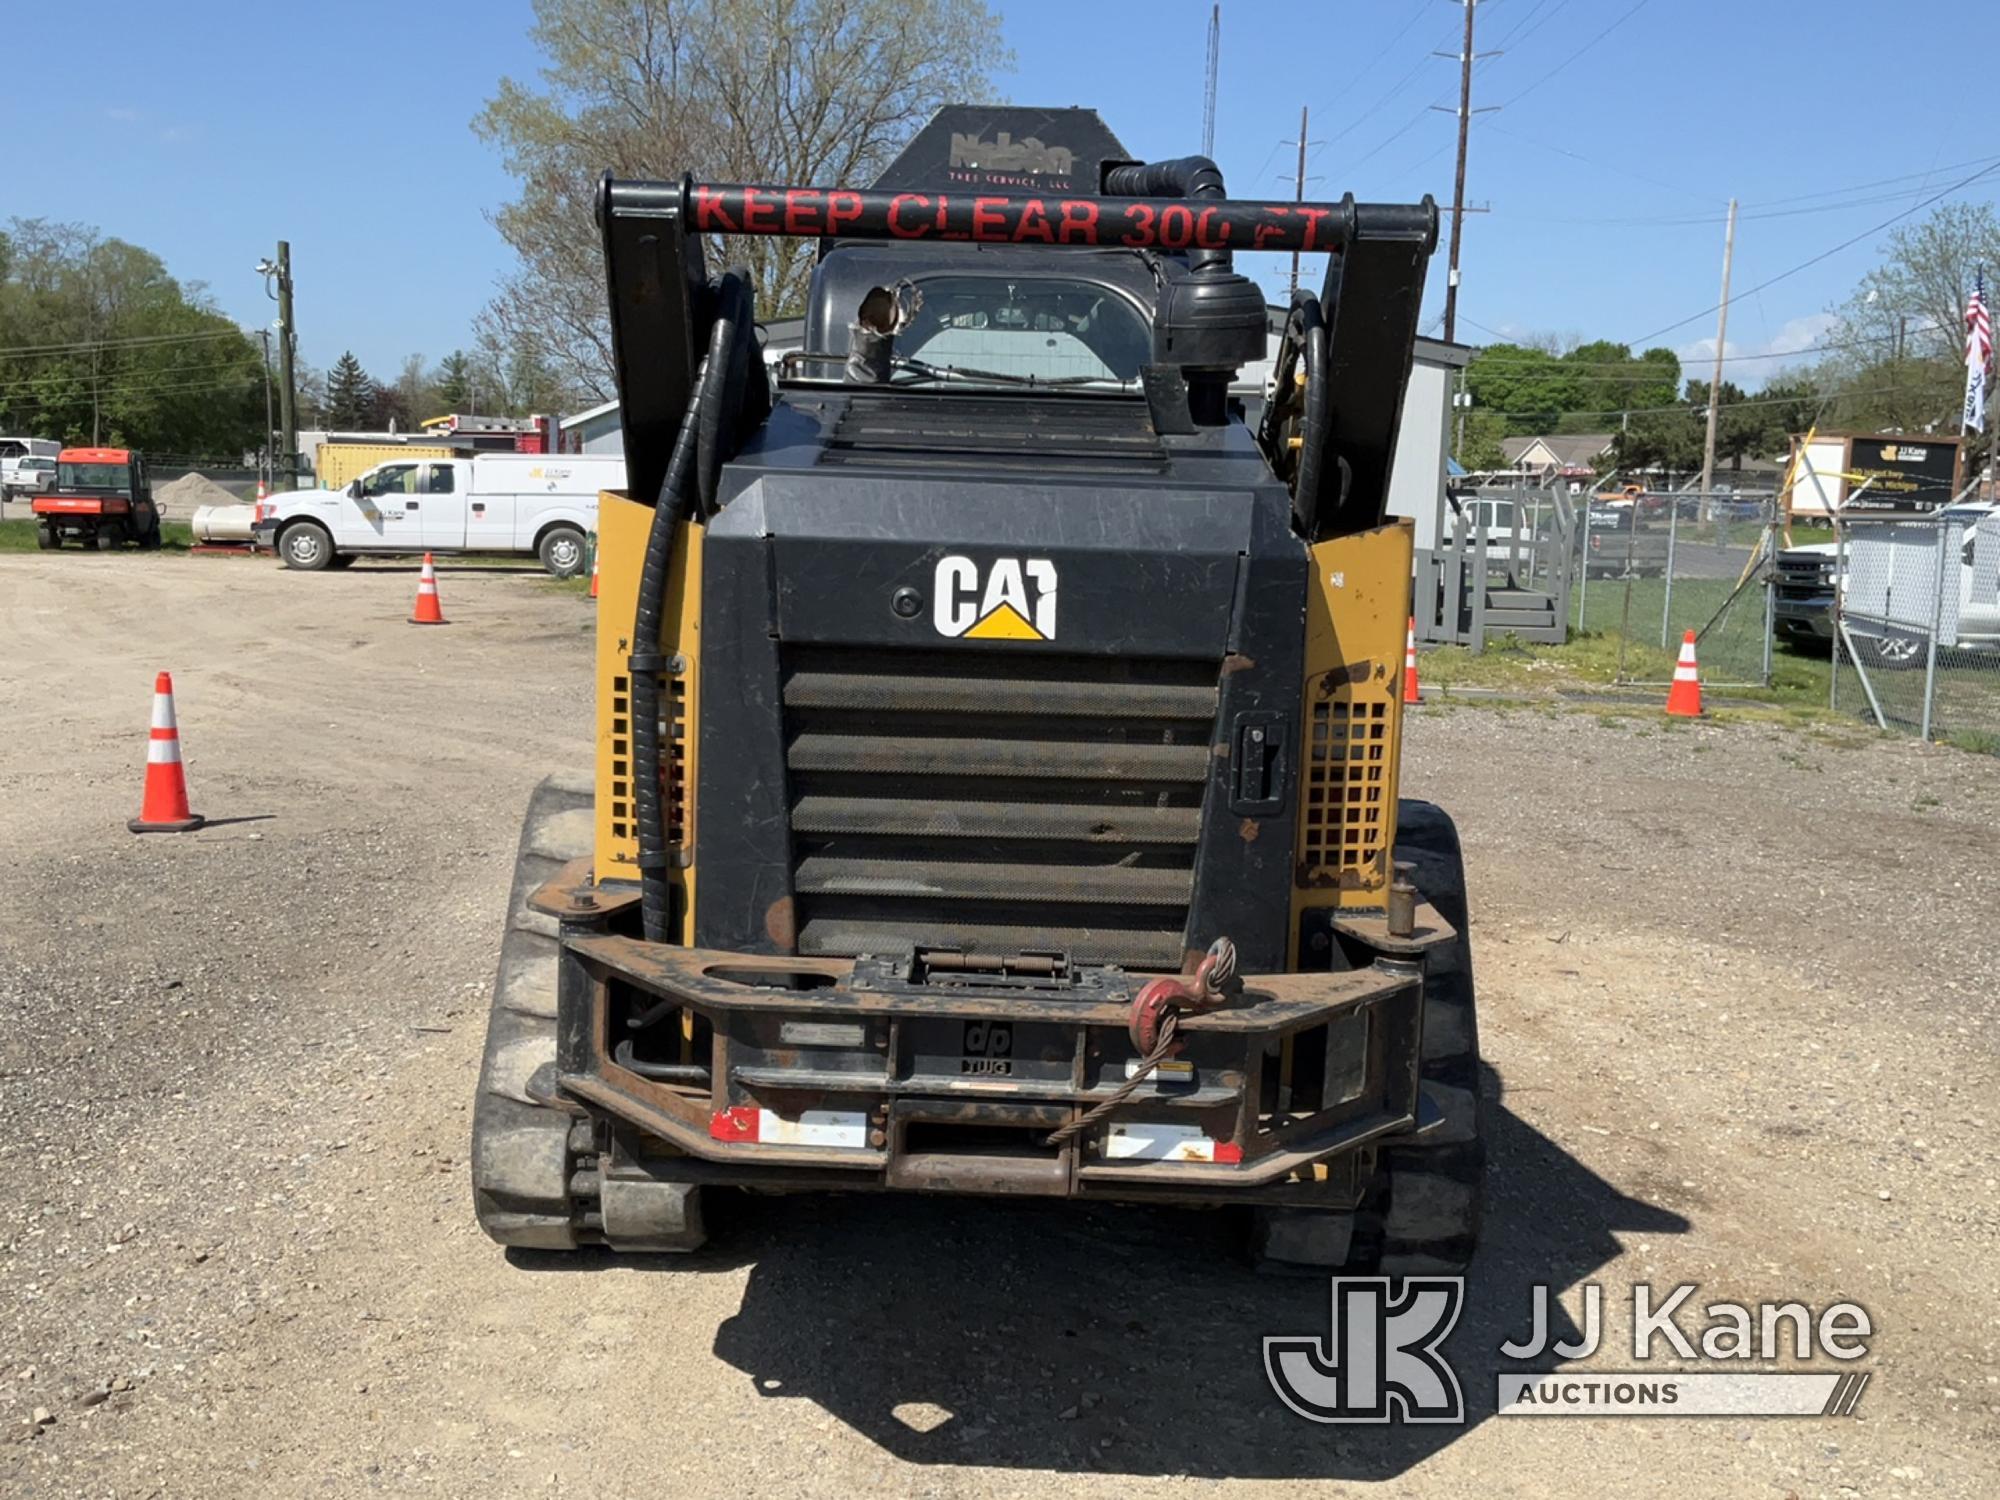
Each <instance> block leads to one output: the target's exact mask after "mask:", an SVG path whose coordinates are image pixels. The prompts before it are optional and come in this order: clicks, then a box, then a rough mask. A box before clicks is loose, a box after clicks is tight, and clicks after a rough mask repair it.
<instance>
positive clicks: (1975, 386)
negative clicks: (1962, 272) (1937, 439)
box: [1964, 269, 1993, 432]
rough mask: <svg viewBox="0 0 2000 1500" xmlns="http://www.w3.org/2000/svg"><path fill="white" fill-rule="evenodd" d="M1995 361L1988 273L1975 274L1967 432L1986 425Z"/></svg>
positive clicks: (1968, 311) (1969, 313)
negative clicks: (1989, 373)
mask: <svg viewBox="0 0 2000 1500" xmlns="http://www.w3.org/2000/svg"><path fill="white" fill-rule="evenodd" d="M1992 364H1993V318H1992V315H1991V314H1990V313H1988V312H1987V311H1986V272H1985V271H1984V270H1983V269H1982V270H1980V271H1978V272H1976V273H1974V276H1973V282H1972V300H1971V301H1970V302H1968V303H1966V305H1965V412H1964V425H1965V430H1966V431H1967V432H1977V431H1979V430H1980V429H1981V428H1982V427H1984V426H1985V425H1986V372H1987V370H1988V369H1989V368H1991V366H1992Z"/></svg>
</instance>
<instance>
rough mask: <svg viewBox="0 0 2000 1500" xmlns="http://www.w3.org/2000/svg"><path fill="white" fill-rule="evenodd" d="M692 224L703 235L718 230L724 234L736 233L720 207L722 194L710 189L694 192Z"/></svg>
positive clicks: (699, 189) (699, 188) (697, 189)
mask: <svg viewBox="0 0 2000 1500" xmlns="http://www.w3.org/2000/svg"><path fill="white" fill-rule="evenodd" d="M694 222H695V227H696V228H697V229H700V230H701V231H702V232H703V233H708V232H709V231H711V230H720V231H722V232H723V233H725V234H734V233H735V232H736V225H735V224H734V223H733V222H731V220H730V217H729V214H728V213H727V211H726V210H725V209H724V208H723V206H722V194H721V193H719V192H717V191H716V190H715V189H714V188H711V187H698V188H696V189H695V190H694Z"/></svg>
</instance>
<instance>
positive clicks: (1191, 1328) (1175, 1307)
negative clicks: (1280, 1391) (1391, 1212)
mask: <svg viewBox="0 0 2000 1500" xmlns="http://www.w3.org/2000/svg"><path fill="white" fill-rule="evenodd" d="M1485 1086H1486V1098H1487V1099H1488V1101H1489V1115H1488V1132H1489V1151H1490V1155H1489V1173H1490V1177H1489V1183H1488V1207H1487V1227H1486V1234H1485V1238H1484V1242H1483V1246H1482V1249H1481V1251H1480V1254H1479V1258H1478V1260H1477V1261H1476V1262H1475V1264H1474V1266H1473V1269H1472V1272H1471V1275H1470V1277H1469V1285H1468V1288H1467V1298H1466V1307H1465V1311H1464V1313H1463V1314H1462V1316H1461V1317H1460V1319H1459V1322H1458V1325H1457V1327H1456V1328H1455V1329H1454V1331H1453V1333H1452V1335H1451V1337H1450V1339H1449V1340H1448V1341H1447V1342H1446V1344H1445V1345H1444V1349H1445V1352H1446V1354H1447V1356H1448V1357H1450V1358H1451V1359H1452V1361H1453V1363H1454V1366H1455V1368H1456V1369H1457V1371H1458V1374H1459V1379H1460V1383H1461V1385H1462V1387H1463V1389H1464V1393H1465V1398H1466V1425H1465V1426H1463V1427H1452V1426H1429V1425H1424V1426H1412V1425H1394V1426H1386V1427H1382V1426H1348V1427H1328V1426H1319V1425H1316V1424H1313V1423H1310V1422H1307V1421H1305V1420H1303V1419H1301V1418H1299V1417H1297V1416H1295V1415H1293V1414H1292V1413H1291V1412H1290V1411H1288V1410H1287V1409H1286V1408H1285V1407H1283V1406H1282V1405H1281V1404H1280V1403H1279V1401H1278V1398H1277V1397H1276V1395H1275V1394H1274V1393H1273V1392H1272V1390H1271V1388H1270V1386H1269V1384H1268V1382H1267V1381H1266V1378H1265V1376H1264V1372H1263V1356H1262V1339H1263V1336H1264V1335H1266V1334H1278V1333H1296V1334H1317V1335H1319V1336H1320V1337H1324V1336H1325V1334H1326V1331H1327V1318H1328V1290H1327V1282H1326V1280H1325V1279H1324V1278H1323V1277H1317V1276H1312V1277H1285V1276H1260V1275H1257V1274H1255V1273H1254V1272H1252V1271H1250V1270H1249V1269H1248V1267H1247V1266H1246V1264H1245V1263H1244V1261H1243V1260H1242V1259H1241V1258H1240V1254H1239V1251H1238V1244H1239V1240H1238V1235H1237V1229H1238V1224H1237V1222H1236V1221H1235V1220H1233V1219H1232V1217H1231V1216H1230V1215H1228V1214H1222V1213H1203V1212H1198V1211H1192V1210H1174V1209H1148V1208H1111V1207H1106V1208H1090V1209H1085V1210H1082V1211H1078V1210H1075V1209H1072V1208H1065V1207H1063V1206H1061V1205H1057V1204H1051V1203H1038V1202H1034V1201H1031V1200H1021V1201H1005V1200H1000V1201H993V1200H970V1199H942V1198H935V1199H934V1198H914V1197H912V1198H899V1199H896V1200H893V1203H894V1206H893V1208H890V1209H889V1211H888V1212H886V1213H885V1212H884V1211H883V1210H884V1207H885V1205H884V1203H883V1202H882V1201H881V1200H879V1199H875V1200H870V1199H868V1198H863V1197H854V1198H841V1197H817V1198H776V1199H764V1200H749V1201H746V1202H743V1203H737V1204H731V1205H729V1207H730V1209H731V1210H733V1211H732V1212H730V1213H729V1214H728V1215H727V1217H726V1218H720V1217H718V1223H717V1227H718V1228H719V1229H720V1230H721V1236H720V1237H721V1239H722V1241H723V1244H722V1245H721V1246H720V1247H719V1248H720V1249H721V1250H722V1253H723V1254H724V1256H726V1257H727V1258H728V1259H730V1260H732V1261H736V1262H738V1263H740V1262H741V1261H745V1260H747V1261H752V1262H754V1266H753V1269H752V1270H751V1273H750V1279H749V1282H748V1285H747V1286H746V1287H745V1289H744V1296H743V1303H742V1307H741V1309H740V1311H738V1312H737V1314H736V1315H735V1316H734V1317H732V1318H730V1319H729V1320H728V1321H727V1322H725V1323H724V1324H723V1325H722V1326H721V1328H720V1329H719V1330H718V1331H717V1334H716V1340H715V1352H716V1354H717V1356H718V1357H719V1358H720V1359H722V1360H723V1361H724V1362H725V1363H727V1364H730V1365H733V1366H735V1367H736V1368H737V1369H739V1370H741V1371H743V1372H744V1374H745V1375H747V1376H749V1377H750V1379H751V1380H752V1381H753V1382H754V1384H755V1388H756V1390H757V1391H758V1392H759V1393H760V1394H762V1395H764V1396H767V1397H769V1398H770V1399H772V1400H780V1401H782V1400H792V1399H801V1398H802V1399H805V1400H808V1401H811V1402H814V1403H815V1404H817V1405H818V1406H820V1407H822V1408H824V1409H825V1410H826V1411H828V1412H830V1413H832V1414H833V1415H834V1416H836V1417H838V1418H840V1419H841V1420H842V1421H844V1422H846V1423H847V1424H848V1425H850V1426H851V1427H853V1428H854V1429H855V1430H857V1431H858V1432H860V1433H862V1434H863V1435H865V1436H867V1437H868V1438H870V1439H872V1440H873V1441H874V1442H876V1443H878V1444H880V1445H881V1447H882V1448H884V1449H885V1450H887V1451H888V1452H890V1453H892V1454H894V1455H895V1456H896V1457H898V1458H900V1459H903V1460H905V1461H906V1462H910V1463H919V1464H963V1465H983V1466H1001V1467H1019V1468H1036V1469H1050V1468H1053V1469H1057V1470H1062V1471H1066V1472H1102V1473H1121V1474H1132V1475H1163V1474H1189V1475H1200V1476H1202V1477H1206V1478H1221V1477H1237V1478H1307V1477H1311V1478H1346V1479H1367V1480H1377V1479H1386V1478H1393V1477H1394V1476H1396V1475H1399V1474H1402V1473H1403V1472H1405V1471H1406V1470H1408V1469H1409V1468H1411V1467H1412V1466H1413V1465H1415V1464H1417V1463H1419V1462H1421V1461H1422V1460H1423V1459H1424V1458H1426V1457H1428V1456H1429V1455H1430V1454H1431V1453H1433V1452H1435V1451H1437V1450H1439V1449H1441V1448H1443V1447H1445V1446H1447V1445H1448V1444H1450V1443H1452V1442H1453V1441H1455V1440H1456V1439H1457V1438H1458V1437H1459V1436H1460V1435H1461V1434H1462V1433H1464V1432H1465V1431H1467V1430H1468V1429H1469V1428H1470V1427H1473V1426H1477V1425H1478V1424H1480V1423H1481V1422H1484V1421H1486V1420H1487V1419H1488V1418H1489V1417H1491V1416H1492V1415H1493V1395H1494V1390H1493V1375H1494V1373H1495V1372H1496V1371H1497V1370H1498V1369H1500V1368H1501V1366H1502V1361H1501V1358H1500V1356H1499V1354H1498V1349H1499V1345H1500V1344H1501V1343H1502V1342H1503V1341H1505V1340H1507V1339H1509V1338H1520V1337H1524V1336H1525V1334H1526V1331H1527V1326H1528V1313H1529V1308H1530V1295H1529V1288H1530V1287H1532V1286H1534V1285H1536V1284H1538V1283H1539V1284H1547V1285H1549V1286H1550V1287H1551V1288H1552V1289H1555V1290H1558V1291H1559V1290H1560V1289H1562V1288H1565V1287H1568V1286H1570V1285H1572V1284H1574V1283H1576V1282H1578V1281H1581V1280H1584V1279H1586V1278H1588V1277H1590V1276H1591V1275H1592V1274H1593V1273H1594V1272H1596V1271H1597V1270H1599V1268H1601V1267H1602V1266H1603V1265H1604V1264H1605V1263H1606V1262H1607V1261H1609V1260H1611V1259H1612V1258H1613V1257H1614V1256H1616V1255H1617V1254H1618V1251H1619V1246H1618V1243H1617V1241H1616V1239H1615V1238H1614V1234H1615V1233H1616V1232H1620V1231H1623V1232H1627V1233H1648V1234H1661V1233H1668V1234H1673V1233H1682V1232H1685V1231H1686V1229H1687V1228H1688V1227H1689V1226H1688V1221H1687V1220H1686V1219H1684V1218H1682V1217H1681V1216H1679V1215H1678V1214H1675V1213H1672V1212H1668V1211H1666V1210H1662V1209H1658V1208H1655V1207H1652V1206H1651V1205H1649V1204H1646V1203H1643V1202H1639V1201H1637V1200H1634V1199H1631V1198H1627V1197H1625V1196H1624V1195H1622V1194H1621V1193H1619V1192H1618V1191H1617V1190H1616V1189H1614V1188H1613V1187H1612V1186H1611V1185H1610V1184H1609V1183H1607V1182H1605V1181H1604V1180H1603V1179H1602V1178H1600V1177H1598V1176H1596V1175H1595V1174H1593V1173H1592V1172H1591V1171H1589V1170H1588V1169H1587V1168H1586V1167H1584V1166H1583V1165H1582V1164H1581V1163H1580V1162H1578V1161H1577V1160H1576V1159H1575V1158H1574V1157H1572V1156H1571V1155H1569V1154H1568V1153H1567V1152H1566V1151H1564V1150H1563V1149H1562V1148H1561V1147H1560V1146H1558V1145H1557V1144H1556V1143H1555V1142H1553V1141H1551V1140H1550V1139H1548V1138H1547V1137H1546V1136H1543V1135H1542V1134H1540V1133H1539V1132H1538V1131H1536V1130H1535V1129H1534V1128H1533V1127H1532V1126H1530V1125H1528V1124H1527V1123H1526V1122H1524V1121H1523V1120H1521V1119H1520V1118H1519V1117H1518V1116H1517V1115H1515V1114H1513V1113H1512V1112H1511V1111H1510V1110H1509V1109H1508V1108H1507V1107H1506V1104H1505V1101H1504V1097H1503V1091H1502V1089H1501V1087H1500V1083H1499V1080H1498V1078H1497V1076H1496V1075H1494V1074H1493V1073H1492V1072H1491V1071H1490V1070H1489V1071H1488V1072H1487V1074H1486V1079H1485ZM716 1206H717V1208H718V1209H721V1208H722V1207H723V1205H721V1204H718V1205H716ZM702 1258H703V1259H706V1257H705V1256H704V1257H702ZM1551 1313H1552V1320H1551V1321H1552V1322H1553V1323H1554V1324H1556V1325H1557V1327H1556V1329H1555V1330H1554V1331H1555V1332H1556V1334H1557V1335H1558V1336H1571V1337H1573V1336H1574V1335H1575V1334H1576V1332H1577V1330H1576V1329H1574V1328H1573V1327H1569V1326H1568V1321H1567V1319H1566V1318H1565V1317H1564V1315H1563V1313H1562V1311H1561V1309H1560V1307H1557V1306H1554V1305H1553V1304H1552V1305H1551Z"/></svg>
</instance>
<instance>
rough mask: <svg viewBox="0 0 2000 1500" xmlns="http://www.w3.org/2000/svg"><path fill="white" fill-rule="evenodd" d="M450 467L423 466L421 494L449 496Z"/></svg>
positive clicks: (447, 465)
mask: <svg viewBox="0 0 2000 1500" xmlns="http://www.w3.org/2000/svg"><path fill="white" fill-rule="evenodd" d="M451 485H452V478H451V465H450V464H425V465H424V482H423V493H424V494H426V495H449V494H450V493H451Z"/></svg>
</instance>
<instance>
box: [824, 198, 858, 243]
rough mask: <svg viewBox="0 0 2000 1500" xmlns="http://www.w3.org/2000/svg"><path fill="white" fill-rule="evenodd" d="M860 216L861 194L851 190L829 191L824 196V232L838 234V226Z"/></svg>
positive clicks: (849, 222)
mask: <svg viewBox="0 0 2000 1500" xmlns="http://www.w3.org/2000/svg"><path fill="white" fill-rule="evenodd" d="M860 217H861V195H860V194H859V193H852V192H837V193H829V194H827V198H826V232H827V233H828V234H839V233H840V226H841V225H843V224H852V223H853V222H854V221H855V220H856V219H858V218H860Z"/></svg>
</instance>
